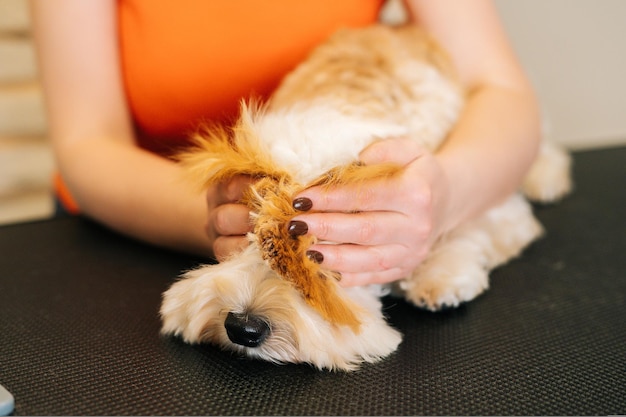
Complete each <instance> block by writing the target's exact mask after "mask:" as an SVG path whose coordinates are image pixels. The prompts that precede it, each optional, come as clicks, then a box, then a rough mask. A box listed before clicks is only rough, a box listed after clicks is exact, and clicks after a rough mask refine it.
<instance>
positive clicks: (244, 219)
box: [205, 176, 252, 262]
mask: <svg viewBox="0 0 626 417" xmlns="http://www.w3.org/2000/svg"><path fill="white" fill-rule="evenodd" d="M251 182H252V179H250V178H249V177H246V176H237V177H234V178H232V179H230V180H229V181H226V182H224V183H221V184H218V185H217V186H216V187H214V188H212V189H211V190H209V191H208V192H207V205H208V208H209V216H208V219H207V223H206V226H205V230H206V233H207V235H208V236H209V239H210V240H211V242H213V256H214V257H215V258H216V259H217V260H218V261H220V262H221V261H223V260H225V259H226V258H228V257H229V256H230V255H232V254H234V253H237V252H239V251H241V250H243V249H244V248H245V247H246V246H248V239H247V238H246V233H248V232H250V231H251V230H252V224H251V223H250V209H248V207H246V206H245V205H243V204H240V203H239V201H240V200H241V197H242V195H243V192H244V191H245V189H246V188H248V186H249V185H250V183H251Z"/></svg>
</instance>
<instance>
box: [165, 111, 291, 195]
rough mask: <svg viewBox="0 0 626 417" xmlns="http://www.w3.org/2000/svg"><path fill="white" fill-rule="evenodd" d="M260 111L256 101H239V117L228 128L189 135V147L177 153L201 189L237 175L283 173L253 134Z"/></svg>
mask: <svg viewBox="0 0 626 417" xmlns="http://www.w3.org/2000/svg"><path fill="white" fill-rule="evenodd" d="M262 111H263V107H262V106H261V105H259V104H257V102H256V101H251V102H250V103H249V104H246V103H245V102H242V103H241V114H240V117H239V119H238V121H237V123H236V124H235V126H234V127H232V128H231V129H226V128H224V127H221V126H203V127H202V128H201V129H200V130H199V131H198V133H196V134H195V135H194V136H193V137H192V146H191V147H190V148H189V149H188V150H187V151H184V152H181V153H179V154H178V155H177V156H176V160H177V161H178V162H179V163H180V164H181V165H182V166H183V167H184V169H185V171H186V173H187V176H188V177H189V178H190V179H191V180H193V181H194V182H196V183H197V184H198V186H199V187H200V188H201V189H206V188H208V187H209V186H210V185H212V184H216V183H219V182H221V181H224V180H227V179H230V178H232V177H234V176H236V175H248V176H252V177H267V176H269V177H281V176H284V175H285V173H284V172H282V171H281V170H279V169H278V168H277V167H276V166H275V165H274V163H273V161H272V158H271V157H270V156H269V154H268V153H267V152H265V151H263V149H262V147H261V145H260V144H259V140H258V138H257V137H256V135H255V133H254V122H255V116H256V115H257V114H258V113H260V112H262Z"/></svg>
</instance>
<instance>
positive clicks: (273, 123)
mask: <svg viewBox="0 0 626 417" xmlns="http://www.w3.org/2000/svg"><path fill="white" fill-rule="evenodd" d="M463 102H464V93H463V91H461V89H460V88H459V85H458V83H457V82H456V81H455V77H454V71H453V68H452V67H451V64H450V62H449V61H448V59H447V57H446V55H445V53H444V52H443V51H441V50H440V49H439V48H438V47H437V45H435V43H434V42H433V41H432V40H431V39H429V38H428V37H427V36H426V35H425V34H424V33H422V32H421V31H420V30H418V29H417V28H413V27H402V28H390V27H385V26H373V27H369V28H365V29H358V30H343V31H340V32H338V33H337V34H336V35H334V36H333V37H331V39H330V40H329V41H327V42H326V43H324V44H323V45H321V46H320V47H318V48H317V49H316V50H315V51H314V52H313V53H312V54H311V55H310V57H309V58H308V59H307V60H306V61H305V62H304V63H302V64H301V65H300V66H299V67H298V68H296V69H295V70H294V71H293V72H292V73H291V74H289V75H288V76H287V77H286V78H285V79H284V81H283V82H282V84H281V86H280V87H279V88H278V89H277V91H276V92H275V93H274V94H273V96H272V97H271V99H270V100H269V102H268V103H266V104H265V105H263V106H255V105H251V106H246V105H243V106H242V111H241V116H240V118H239V120H238V122H237V123H236V125H235V126H234V127H233V128H232V129H225V128H214V129H212V130H209V131H207V132H206V133H205V134H203V135H199V136H200V137H199V138H197V143H198V146H197V147H196V148H195V149H193V150H192V151H190V152H188V153H186V154H184V155H181V163H183V164H184V165H186V166H187V168H188V169H189V171H190V173H191V174H192V175H193V177H195V178H196V179H200V180H201V181H202V182H203V184H204V185H205V186H208V184H211V183H216V182H219V181H222V180H225V179H227V178H230V177H232V176H234V175H238V174H244V175H249V176H252V177H254V178H257V179H258V181H256V182H255V184H254V185H252V186H251V187H250V189H249V190H248V192H247V193H246V194H245V196H244V198H243V203H245V204H247V205H248V207H250V208H251V212H252V216H251V221H252V223H253V225H254V231H253V232H252V233H250V234H249V235H248V238H249V240H250V245H249V246H248V247H247V249H245V250H244V251H243V252H241V253H238V254H236V255H234V256H232V257H231V258H230V259H228V260H226V261H225V262H222V263H220V264H217V265H207V266H203V267H200V268H199V269H196V270H193V271H190V272H187V273H186V274H185V275H184V277H183V278H184V279H181V280H179V281H178V282H176V283H175V284H174V285H172V287H171V288H170V289H169V290H168V291H166V292H165V294H164V298H163V305H162V307H161V317H162V319H163V329H162V331H163V333H164V334H174V335H179V336H181V337H182V338H183V339H184V340H185V341H186V342H189V343H199V342H210V343H213V344H217V345H219V346H221V347H222V348H224V349H227V350H232V351H236V352H240V353H242V354H244V355H246V356H248V357H253V358H260V359H263V360H268V361H272V362H277V363H286V362H293V363H303V362H304V363H309V364H312V365H313V366H315V367H317V368H319V369H341V370H351V369H355V368H357V367H358V366H359V364H361V363H363V362H375V361H378V360H380V359H382V358H384V357H386V356H387V355H389V354H390V353H392V352H393V351H394V350H395V349H396V348H397V346H398V344H399V343H400V341H401V339H402V336H401V334H400V333H399V332H398V331H397V330H395V329H393V328H392V327H390V326H389V325H388V324H387V322H386V321H385V318H384V316H383V313H382V311H381V302H380V297H381V296H383V295H386V294H389V293H390V292H392V293H393V294H395V295H398V296H402V297H404V298H405V299H406V300H408V301H409V302H411V303H413V304H415V305H417V306H420V307H424V308H427V309H429V310H433V311H434V310H438V309H441V308H443V307H454V306H457V305H459V303H461V302H464V301H469V300H471V299H473V298H474V297H476V296H477V295H479V294H480V293H482V292H483V291H485V289H486V288H487V287H488V274H489V271H490V270H492V269H493V268H495V267H497V266H498V265H501V264H503V263H504V262H506V261H508V260H510V259H511V258H513V257H515V256H517V255H519V254H520V252H521V251H522V250H523V249H524V247H526V246H527V245H528V244H529V243H530V242H532V241H533V240H535V239H537V238H538V237H539V236H540V235H541V234H542V228H541V226H540V224H539V223H538V222H537V220H536V219H535V218H534V216H533V214H532V212H531V207H530V205H529V203H528V202H527V201H526V200H525V199H524V198H523V197H522V196H521V195H518V194H516V195H512V196H511V197H510V198H509V199H508V200H507V201H506V202H504V203H503V204H502V205H500V206H498V207H495V208H493V209H491V210H489V211H488V212H487V213H485V214H484V215H483V216H482V217H480V218H478V219H476V220H474V221H472V222H469V223H467V224H464V225H462V226H460V227H458V228H457V229H455V230H453V231H451V232H450V233H447V234H446V235H445V236H444V237H442V238H441V239H440V240H439V241H438V242H437V243H436V244H435V246H434V247H433V248H432V251H431V253H430V255H429V257H428V258H427V259H426V260H425V261H424V262H423V263H422V264H420V266H419V267H418V268H417V269H416V270H415V271H413V273H412V274H411V275H410V276H407V277H406V278H404V279H402V280H399V281H397V282H395V283H394V284H392V285H388V286H381V285H371V286H367V287H355V288H343V287H341V286H339V285H338V283H337V279H336V278H337V276H336V274H334V273H333V272H332V271H328V270H324V268H323V267H322V266H320V265H318V264H316V263H315V262H313V261H312V260H310V259H308V258H307V256H306V255H305V252H306V250H307V248H308V247H309V246H310V244H311V243H313V242H315V237H313V236H301V237H297V238H294V237H291V236H290V235H289V234H288V232H287V226H288V224H289V221H290V219H291V218H292V217H294V216H295V215H296V214H297V213H296V210H295V209H294V208H293V207H292V199H293V197H294V196H295V195H296V194H297V193H298V192H300V191H302V190H303V189H305V188H307V187H310V186H313V185H327V186H333V185H339V184H355V183H361V182H363V181H364V180H367V179H370V178H378V177H381V176H393V175H395V174H396V173H398V172H399V170H400V168H399V167H397V166H392V165H381V166H363V165H360V164H359V163H357V162H355V161H357V159H358V155H359V153H360V151H361V150H362V149H364V148H365V147H366V146H367V145H369V144H371V143H372V142H373V141H376V140H382V139H384V138H389V137H399V136H408V137H410V138H413V139H414V140H416V141H418V142H419V143H420V144H421V145H423V146H424V147H426V148H427V149H429V150H431V151H434V150H436V149H437V147H438V146H439V145H440V144H441V143H442V141H443V140H444V139H445V137H446V135H447V133H448V132H449V130H450V129H451V127H452V126H453V125H454V123H455V122H456V120H457V118H458V116H459V114H460V112H461V110H462V108H463ZM523 188H524V191H525V192H526V194H527V195H528V196H530V197H532V198H535V199H539V200H543V201H550V200H554V199H557V198H559V197H561V196H562V195H564V194H565V193H566V192H567V191H569V188H570V180H569V157H568V155H567V154H566V153H564V152H563V151H561V150H559V149H557V148H556V147H554V146H552V145H547V144H546V145H544V146H543V148H542V152H541V155H540V156H539V158H538V161H537V163H536V164H535V166H534V167H533V168H532V169H531V172H530V173H529V175H528V179H527V180H526V182H525V184H524V187H523Z"/></svg>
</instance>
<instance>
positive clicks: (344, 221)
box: [289, 212, 418, 246]
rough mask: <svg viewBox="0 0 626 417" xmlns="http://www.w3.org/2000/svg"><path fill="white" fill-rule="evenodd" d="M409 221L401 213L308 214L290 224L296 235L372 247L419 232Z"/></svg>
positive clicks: (298, 217)
mask: <svg viewBox="0 0 626 417" xmlns="http://www.w3.org/2000/svg"><path fill="white" fill-rule="evenodd" d="M298 222H303V223H304V225H302V224H299V223H298ZM406 223H407V217H406V216H405V215H404V214H402V213H398V212H360V213H353V214H346V213H310V214H304V215H300V216H296V217H294V218H293V219H292V222H291V223H290V224H289V225H290V230H294V232H295V233H293V235H294V236H297V235H302V234H307V233H308V234H310V235H313V236H315V237H316V238H317V239H318V240H322V241H330V242H340V243H352V244H358V245H369V246H372V245H381V244H385V243H387V242H401V241H402V240H404V237H406V236H407V235H408V234H411V235H415V234H416V233H418V232H415V233H412V231H411V230H409V229H408V228H407V225H406ZM292 225H293V226H295V227H293V228H292V227H291V226H292ZM411 226H418V225H413V224H412V225H411Z"/></svg>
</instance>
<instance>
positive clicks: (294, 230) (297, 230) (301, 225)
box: [287, 220, 309, 237]
mask: <svg viewBox="0 0 626 417" xmlns="http://www.w3.org/2000/svg"><path fill="white" fill-rule="evenodd" d="M308 231H309V226H308V225H307V224H306V223H305V222H303V221H300V220H292V221H290V222H289V226H288V227H287V232H288V233H289V236H291V237H298V236H302V235H306V234H307V232H308Z"/></svg>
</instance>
